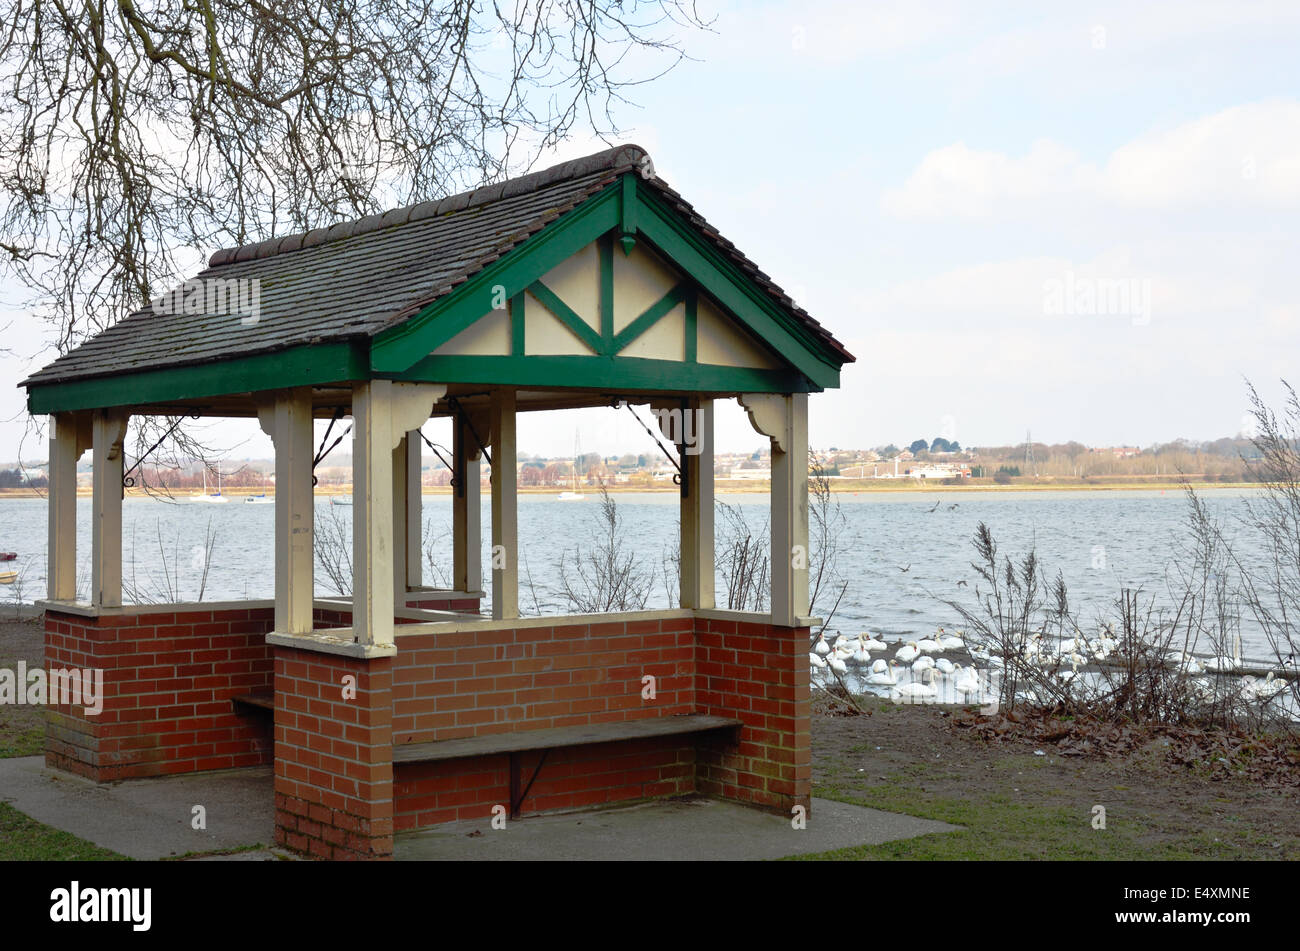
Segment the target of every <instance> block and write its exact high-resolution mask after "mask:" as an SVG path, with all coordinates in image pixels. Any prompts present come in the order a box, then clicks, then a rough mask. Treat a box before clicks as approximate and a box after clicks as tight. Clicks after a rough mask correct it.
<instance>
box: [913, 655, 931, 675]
mask: <svg viewBox="0 0 1300 951" xmlns="http://www.w3.org/2000/svg"><path fill="white" fill-rule="evenodd" d="M934 666H935V665H934V658H933V657H927V656H922V657H918V658H917V659H916V660H914V661H912V673H913V675H915V674H921V673H924V672H925V671H927V670H934Z"/></svg>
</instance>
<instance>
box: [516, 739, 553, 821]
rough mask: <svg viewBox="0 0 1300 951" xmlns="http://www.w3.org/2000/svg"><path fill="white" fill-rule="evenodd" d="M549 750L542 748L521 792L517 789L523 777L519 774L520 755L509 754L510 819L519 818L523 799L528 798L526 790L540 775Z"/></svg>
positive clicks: (530, 787)
mask: <svg viewBox="0 0 1300 951" xmlns="http://www.w3.org/2000/svg"><path fill="white" fill-rule="evenodd" d="M550 752H551V751H550V750H548V749H544V750H542V758H541V759H539V760H538V761H537V767H536V768H535V769H534V770H533V775H532V778H531V779H529V780H528V785H527V786H525V787H524V788H523V791H522V792H521V791H520V790H519V781H520V780H521V779H522V778H523V777H522V776H521V775H520V766H521V765H522V757H521V755H520V754H519V753H511V754H510V818H511V819H518V818H519V810H520V809H522V808H523V805H524V800H525V799H526V798H528V791H529V790H530V789H532V788H533V783H535V782H536V781H537V777H538V776H539V775H541V772H542V767H543V766H545V765H546V756H547V754H548V753H550Z"/></svg>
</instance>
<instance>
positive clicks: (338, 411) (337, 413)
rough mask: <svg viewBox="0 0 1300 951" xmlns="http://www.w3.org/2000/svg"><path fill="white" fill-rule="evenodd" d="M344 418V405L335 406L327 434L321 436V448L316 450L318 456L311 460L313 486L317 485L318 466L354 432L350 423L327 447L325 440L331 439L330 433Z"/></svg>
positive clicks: (326, 429) (327, 427)
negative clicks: (316, 473)
mask: <svg viewBox="0 0 1300 951" xmlns="http://www.w3.org/2000/svg"><path fill="white" fill-rule="evenodd" d="M342 418H343V407H342V406H336V407H334V416H333V417H332V418H331V419H330V424H329V425H328V426H326V427H325V435H324V436H322V437H321V438H320V448H319V449H317V450H316V458H314V459H312V461H311V470H312V473H313V475H312V477H311V484H312V485H313V486H314V485H316V476H315V474H314V473H315V472H316V467H317V466H318V465H320V464H321V463H322V462H324V461H325V457H326V456H328V455H329V454H330V453H331V452H333V451H334V448H335V447H336V446H337V445H338V444H339V443H341V442H342V441H343V440H344V439H346V438H347V435H348V433H350V432H352V426H351V425H349V426H348V428H347V429H345V430H343V432H341V433H339V437H338V439H335V440H334V441H333V442H332V443H330V447H329V448H328V449H326V448H325V440H327V439H329V438H330V433H332V432H333V431H334V424H335V423H337V422H338V421H339V420H340V419H342Z"/></svg>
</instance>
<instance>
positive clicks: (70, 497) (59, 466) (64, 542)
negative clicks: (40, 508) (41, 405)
mask: <svg viewBox="0 0 1300 951" xmlns="http://www.w3.org/2000/svg"><path fill="white" fill-rule="evenodd" d="M91 438H92V437H91V414H89V413H55V414H54V415H52V416H51V417H50V450H49V452H50V465H49V489H48V492H49V538H48V544H47V546H46V552H47V557H48V559H49V561H48V564H47V566H46V572H45V576H46V578H47V579H48V583H47V587H46V596H47V597H48V598H49V599H50V600H51V601H74V600H76V597H77V461H78V460H79V459H80V458H81V457H82V455H83V454H84V453H85V452H86V450H88V449H89V448H90V447H91Z"/></svg>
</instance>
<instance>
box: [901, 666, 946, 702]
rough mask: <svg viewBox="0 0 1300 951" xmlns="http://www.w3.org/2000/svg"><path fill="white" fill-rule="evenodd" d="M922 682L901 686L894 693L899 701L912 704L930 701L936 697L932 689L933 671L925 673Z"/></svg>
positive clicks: (935, 692)
mask: <svg viewBox="0 0 1300 951" xmlns="http://www.w3.org/2000/svg"><path fill="white" fill-rule="evenodd" d="M924 680H925V682H924V683H921V682H919V681H913V682H912V683H910V684H903V686H901V687H899V688H898V689H897V690H895V691H894V693H895V694H896V695H897V696H898V697H899V699H902V700H908V701H912V702H917V701H924V700H931V699H933V698H934V697H936V696H937V695H938V691H937V690H935V689H934V670H933V669H930V670H927V671H925V674H924Z"/></svg>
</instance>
